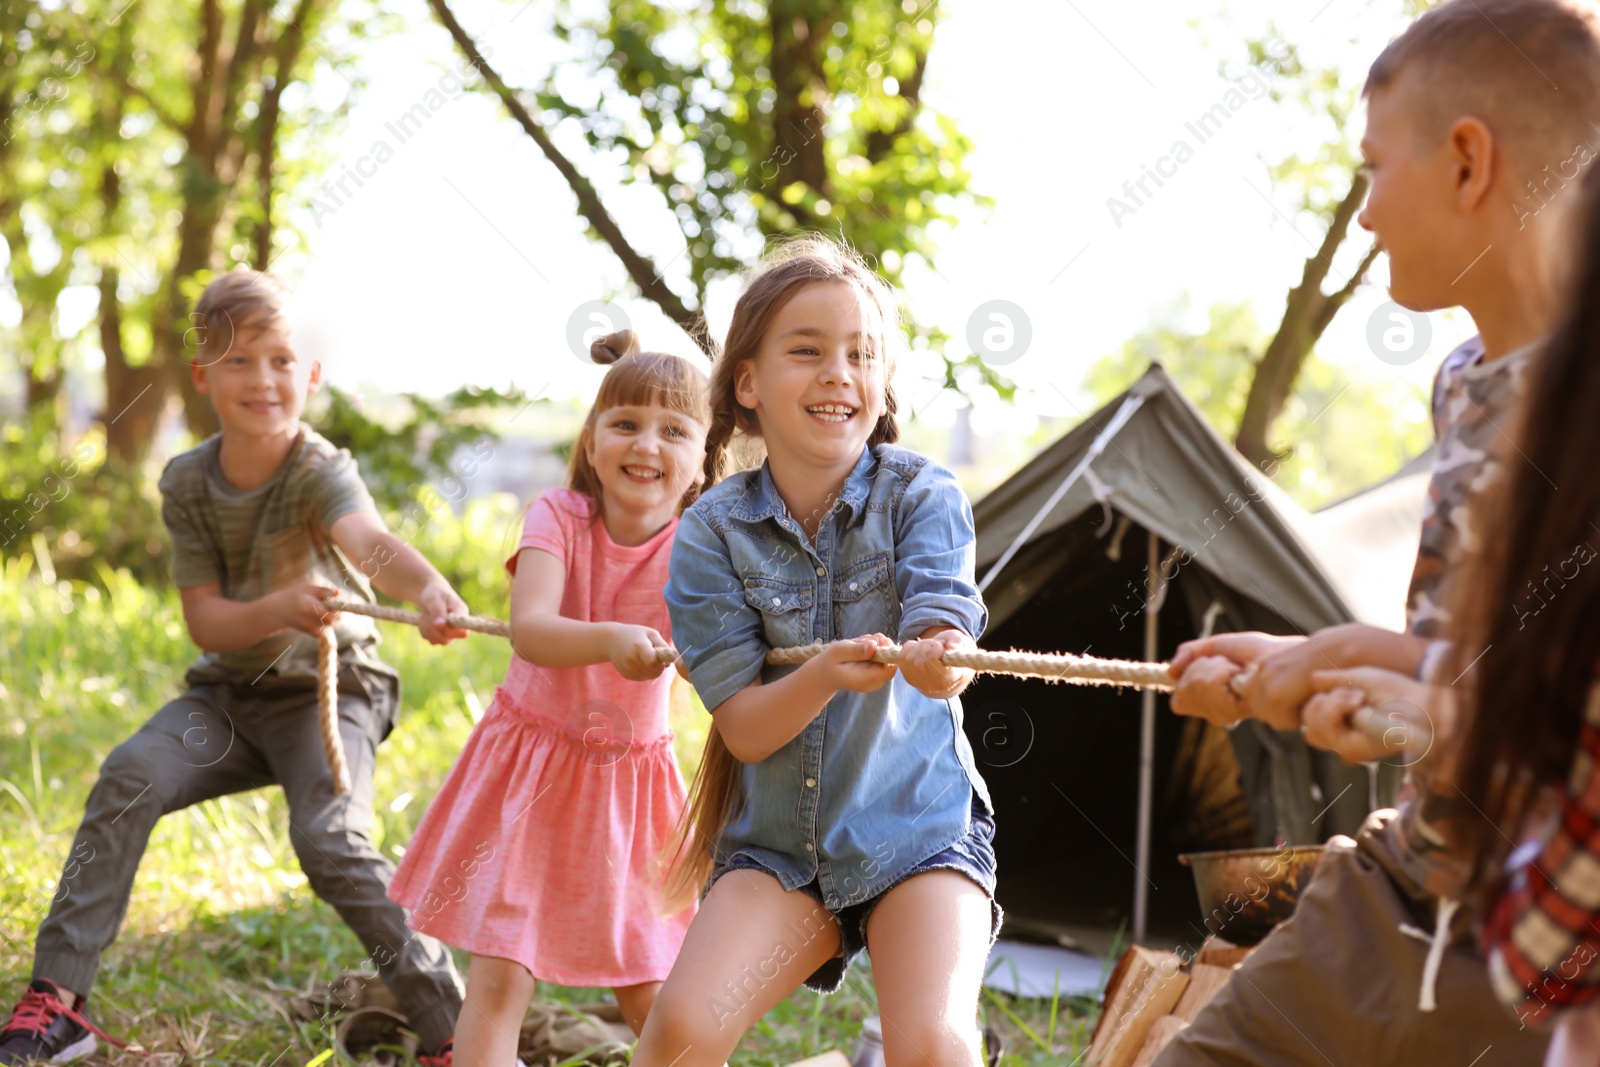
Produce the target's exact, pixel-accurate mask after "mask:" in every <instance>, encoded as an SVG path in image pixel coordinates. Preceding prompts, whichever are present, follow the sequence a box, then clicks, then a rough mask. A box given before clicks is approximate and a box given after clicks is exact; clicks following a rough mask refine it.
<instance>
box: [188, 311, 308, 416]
mask: <svg viewBox="0 0 1600 1067" xmlns="http://www.w3.org/2000/svg"><path fill="white" fill-rule="evenodd" d="M189 375H190V378H191V379H192V380H193V382H194V386H195V389H197V390H198V391H199V392H201V393H202V394H205V395H207V396H209V397H211V404H212V406H213V407H214V408H215V409H216V412H217V420H218V421H219V422H220V423H221V425H222V429H223V432H224V433H234V434H241V435H245V436H249V437H263V436H273V435H279V434H286V435H289V436H293V435H294V434H295V433H297V432H298V431H299V422H300V413H301V412H302V411H303V410H304V409H305V406H306V400H307V398H309V397H310V395H311V393H312V392H313V391H315V389H316V388H317V386H318V384H320V382H321V381H322V367H321V364H319V363H317V362H315V361H312V360H303V359H301V358H300V357H299V356H298V355H296V354H295V350H294V347H293V345H292V344H290V338H289V331H288V330H287V329H286V328H285V327H284V326H282V325H281V324H279V323H271V324H267V325H260V324H256V323H253V322H251V321H247V322H245V323H244V324H243V325H242V326H240V327H239V331H238V334H237V335H236V336H235V337H233V339H232V343H231V344H230V345H229V346H228V348H227V351H226V352H224V353H223V354H222V355H221V356H216V357H209V361H208V362H205V363H191V364H190V365H189Z"/></svg>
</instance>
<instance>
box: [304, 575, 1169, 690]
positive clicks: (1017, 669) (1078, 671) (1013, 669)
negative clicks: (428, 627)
mask: <svg viewBox="0 0 1600 1067" xmlns="http://www.w3.org/2000/svg"><path fill="white" fill-rule="evenodd" d="M327 605H328V608H329V609H330V610H332V611H348V612H350V613H351V614H354V615H367V616H370V617H371V618H374V619H383V620H385V621H387V622H402V623H407V624H409V625H411V626H418V625H421V623H422V621H423V620H422V616H421V615H419V614H418V613H416V612H414V611H406V610H404V609H402V608H389V607H384V606H382V605H380V604H369V603H367V602H366V601H364V600H349V599H346V598H344V597H334V598H332V599H330V600H328V601H327ZM448 620H449V623H450V625H451V626H456V627H459V628H461V629H463V630H472V631H475V632H477V633H484V634H494V635H495V636H497V637H505V638H509V637H510V636H511V626H510V624H509V623H506V622H502V621H501V620H499V619H490V618H485V617H484V616H481V615H451V616H448ZM824 647H825V646H824V645H823V644H822V643H821V642H818V643H816V644H811V645H799V646H797V647H794V648H775V649H772V650H771V651H770V652H768V653H767V662H768V663H771V664H773V665H775V666H776V665H782V664H795V663H804V662H805V661H806V660H808V659H810V658H811V657H812V656H815V655H816V654H817V653H819V652H821V651H822V649H823V648H824ZM657 658H658V660H659V661H660V662H662V663H673V662H675V661H676V660H677V659H678V650H677V649H675V648H660V649H657ZM872 658H873V659H874V660H875V661H876V662H878V663H893V664H898V663H899V662H900V646H899V645H889V646H888V647H886V648H880V649H879V650H878V651H877V653H876V654H875V655H874V656H873V657H872ZM943 662H944V663H946V664H947V665H949V666H952V667H970V668H971V669H973V670H975V671H977V672H979V673H980V674H1009V675H1013V676H1015V677H1018V678H1043V679H1045V680H1046V681H1051V682H1071V683H1073V684H1074V685H1126V686H1132V687H1134V688H1136V689H1165V690H1170V689H1171V688H1172V686H1173V682H1172V679H1171V677H1169V676H1168V674H1167V665H1166V664H1164V663H1143V662H1140V661H1138V660H1127V659H1099V658H1097V657H1095V656H1075V655H1072V654H1071V653H1045V652H1017V651H1011V652H991V651H988V650H985V649H979V650H976V651H972V652H946V653H945V654H944V659H943Z"/></svg>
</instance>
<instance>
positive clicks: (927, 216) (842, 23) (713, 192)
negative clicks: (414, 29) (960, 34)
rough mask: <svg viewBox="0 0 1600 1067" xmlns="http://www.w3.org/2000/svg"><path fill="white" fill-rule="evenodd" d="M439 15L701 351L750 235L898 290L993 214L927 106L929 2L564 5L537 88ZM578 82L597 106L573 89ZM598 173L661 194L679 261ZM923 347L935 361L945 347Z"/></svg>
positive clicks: (951, 135)
mask: <svg viewBox="0 0 1600 1067" xmlns="http://www.w3.org/2000/svg"><path fill="white" fill-rule="evenodd" d="M428 4H429V7H431V8H432V9H433V12H434V14H435V16H436V17H437V18H438V20H439V22H440V23H441V24H442V25H443V26H444V27H445V28H446V29H447V30H448V31H449V32H450V35H451V36H452V37H453V38H454V40H455V42H456V44H457V46H458V47H459V48H460V49H461V51H462V52H463V53H464V54H465V55H466V56H467V58H468V59H469V60H471V61H472V62H473V64H474V65H475V66H477V67H478V69H479V70H480V71H482V72H483V75H484V79H485V82H486V84H487V86H488V88H489V89H490V91H492V92H493V93H494V94H495V95H496V96H498V97H499V99H500V100H501V102H502V103H503V104H504V105H505V107H506V109H507V110H508V111H509V112H510V114H511V116H512V118H513V119H514V120H515V121H516V122H517V123H518V125H519V126H521V128H522V129H523V130H524V132H526V133H527V134H528V136H529V137H531V138H532V139H533V140H534V142H535V143H536V144H537V145H538V147H539V149H540V151H541V152H542V153H543V154H544V156H545V157H546V158H547V159H548V160H549V161H550V163H551V164H552V165H553V166H555V167H556V169H557V170H558V171H559V172H560V173H561V175H562V176H563V177H564V178H565V179H566V181H567V183H568V185H569V186H570V187H571V189H572V191H573V194H574V196H575V197H576V199H577V208H578V211H579V213H580V214H581V215H582V216H583V218H584V219H585V221H587V222H588V224H589V227H590V232H591V234H592V235H593V236H594V237H595V238H597V239H598V240H600V241H602V242H604V243H605V244H606V245H607V246H608V247H609V248H610V249H611V250H612V252H614V253H615V254H616V256H617V258H618V259H619V260H620V261H621V262H622V264H623V266H624V267H625V269H626V270H627V272H628V276H629V278H630V279H631V280H632V282H633V283H634V285H635V286H637V288H638V290H639V292H640V293H641V294H642V295H643V296H644V297H646V298H647V299H649V300H651V301H653V302H654V303H655V304H656V305H657V306H658V307H660V308H661V310H662V311H663V312H664V313H665V314H666V315H667V316H668V317H670V318H671V319H672V320H673V321H674V322H677V323H678V324H679V325H680V326H681V327H682V328H683V329H684V330H685V331H686V332H687V333H689V335H690V336H691V337H694V338H695V339H696V340H697V341H699V342H700V343H701V344H702V345H703V346H706V347H708V348H709V347H710V339H709V338H707V336H706V332H705V320H704V317H703V314H704V307H705V298H706V291H707V289H708V287H709V286H710V285H711V283H712V282H714V281H715V280H717V279H718V278H722V277H725V276H727V275H729V274H733V273H737V272H738V271H740V270H742V269H744V268H745V267H747V266H748V265H749V264H750V263H751V262H752V261H753V260H754V259H755V258H756V256H757V255H758V254H759V252H760V244H759V243H758V242H754V241H752V239H751V235H752V234H755V235H759V236H760V237H773V236H778V235H783V234H791V233H794V232H796V231H799V230H825V231H828V232H832V233H835V234H838V235H841V236H842V237H843V238H845V239H846V240H848V241H849V242H850V243H851V244H853V245H855V246H856V247H857V248H858V249H860V250H861V251H862V252H863V253H864V254H866V255H867V256H869V257H871V259H872V260H873V261H874V262H875V264H876V265H877V267H878V269H879V270H880V271H881V272H882V273H883V274H884V275H885V276H886V277H887V278H889V279H890V280H891V281H898V279H899V277H900V275H901V273H902V271H903V270H904V268H905V263H906V260H907V259H908V258H909V257H912V256H916V257H918V258H920V259H922V260H923V261H925V262H928V263H930V264H931V263H932V262H933V260H934V257H935V253H936V248H935V246H934V241H933V237H932V233H933V231H934V224H936V223H950V222H953V221H954V214H953V211H954V208H955V206H956V205H957V204H958V203H959V202H963V201H964V202H968V203H987V200H986V199H985V198H984V197H981V196H979V195H978V194H976V193H974V192H973V191H972V190H971V189H970V188H969V181H970V175H969V173H968V171H967V166H966V156H967V153H968V151H969V150H970V148H971V145H970V142H969V141H968V140H967V138H966V137H965V136H964V135H963V134H962V133H961V132H960V130H958V129H957V128H956V126H955V123H954V122H953V121H952V120H951V119H950V118H949V117H948V116H946V115H942V114H940V113H939V112H938V111H936V110H935V109H933V108H932V107H930V106H929V105H928V104H927V103H925V102H924V100H923V99H922V90H923V78H924V75H925V73H926V71H927V67H928V59H929V55H930V53H931V50H932V48H933V43H934V30H935V25H936V23H937V21H938V17H939V13H938V6H937V3H936V2H935V0H928V2H926V3H922V4H920V5H919V4H912V3H909V2H907V3H895V2H891V0H755V2H751V3H730V2H728V0H704V2H700V3H695V4H689V5H683V4H675V3H670V2H659V0H618V2H615V3H612V4H610V5H607V6H606V7H605V8H604V9H603V12H602V13H600V14H598V15H593V16H590V15H587V14H579V13H578V10H579V9H578V6H577V5H575V4H573V3H572V2H571V0H559V3H558V6H557V8H556V12H555V28H556V33H557V35H558V36H559V37H560V38H562V39H563V40H565V41H567V42H569V43H571V44H572V45H573V46H574V58H573V60H572V61H571V63H569V64H564V65H563V67H562V68H558V69H557V70H554V71H552V72H551V73H550V74H549V75H548V76H547V77H546V78H545V79H544V81H543V83H542V84H540V85H537V86H534V87H532V88H531V89H526V90H525V89H520V88H517V87H513V86H510V85H508V84H507V83H506V81H505V80H504V78H502V77H501V76H500V74H499V73H498V72H497V71H496V70H495V68H494V67H493V66H492V65H490V64H489V63H488V62H487V61H486V60H485V59H484V57H483V56H481V55H480V54H479V53H478V50H477V48H476V47H475V46H474V44H473V41H472V37H471V36H470V35H469V34H468V33H467V32H466V30H465V29H463V27H462V25H461V23H460V21H459V20H458V19H457V18H456V16H455V14H454V12H453V11H452V9H451V7H450V4H449V0H428ZM584 10H585V11H588V10H590V8H589V7H588V6H587V5H585V6H584ZM572 67H577V68H578V69H580V70H581V71H582V74H583V77H582V79H581V81H582V83H583V84H585V85H586V86H598V87H599V95H598V100H592V99H584V100H581V101H579V100H574V99H572V98H571V96H570V94H569V93H565V92H563V91H562V89H561V87H560V86H561V85H562V84H571V82H569V81H568V79H567V77H565V75H566V74H569V73H570V70H571V68H572ZM563 122H570V123H573V124H575V125H576V127H577V128H578V129H579V130H581V132H582V134H583V136H584V138H585V140H586V142H587V144H588V146H589V147H590V148H591V149H592V155H593V158H592V159H591V160H590V161H585V162H584V166H582V167H580V166H579V165H578V162H577V161H575V160H573V159H569V158H568V157H567V156H566V154H564V153H563V152H562V151H561V150H560V149H559V148H558V147H557V146H556V144H555V143H554V141H553V140H552V137H551V130H552V129H553V128H554V127H555V126H556V125H557V124H559V123H563ZM602 160H603V161H605V165H615V166H619V167H620V173H621V174H622V176H623V180H624V181H625V182H627V183H636V184H643V185H648V186H650V187H651V188H653V189H654V190H655V191H656V192H657V193H658V194H659V195H660V203H661V210H662V211H663V212H664V213H670V214H671V216H672V218H673V219H674V220H675V222H676V224H677V227H678V229H679V231H680V232H681V233H682V235H683V250H682V252H680V253H678V254H677V255H676V256H673V257H669V258H668V260H667V262H664V263H659V264H658V263H657V262H655V261H654V260H653V259H651V257H649V256H648V255H645V254H644V253H643V252H641V251H640V250H639V248H638V246H637V244H636V243H634V241H633V240H631V239H630V238H629V236H628V235H627V234H626V233H624V231H623V228H622V227H621V225H620V224H619V223H618V222H617V220H616V219H615V218H614V217H613V216H612V215H611V214H610V212H609V211H608V209H607V207H606V205H605V203H604V200H603V198H602V196H601V194H600V193H599V191H598V190H597V188H596V187H595V184H594V183H593V182H592V181H591V180H590V178H589V177H588V176H587V175H586V174H585V170H586V169H590V168H593V167H595V166H597V165H601V164H600V162H599V161H602ZM612 161H615V162H614V163H613V162H612ZM913 331H914V333H917V334H919V335H920V341H918V343H919V344H920V345H923V346H927V347H931V348H933V349H935V350H937V351H940V352H941V353H942V351H943V342H944V337H943V335H942V334H939V333H938V332H937V331H933V330H927V329H921V330H919V329H916V328H915V327H913ZM962 366H966V367H970V368H972V370H971V371H970V372H969V374H968V376H969V377H971V378H980V377H981V379H982V380H983V381H986V382H988V383H989V384H990V385H992V386H994V387H996V388H997V389H999V390H1001V391H1002V392H1003V393H1005V394H1007V395H1009V388H1010V387H1009V383H1007V382H1005V380H1004V379H1002V378H1000V377H999V376H998V375H997V374H995V372H994V371H993V369H992V368H990V367H988V366H987V365H986V364H984V363H982V361H981V360H979V359H977V357H975V356H973V357H967V358H966V359H965V360H960V361H954V362H952V361H948V360H947V363H946V368H947V369H946V379H947V384H950V385H955V384H956V373H957V370H958V368H959V367H962Z"/></svg>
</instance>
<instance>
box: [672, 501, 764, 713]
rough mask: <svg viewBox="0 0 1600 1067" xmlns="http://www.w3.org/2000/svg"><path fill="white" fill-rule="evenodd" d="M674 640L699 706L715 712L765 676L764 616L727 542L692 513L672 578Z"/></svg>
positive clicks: (681, 529)
mask: <svg viewBox="0 0 1600 1067" xmlns="http://www.w3.org/2000/svg"><path fill="white" fill-rule="evenodd" d="M666 598H667V611H668V613H669V615H670V616H671V618H672V639H673V641H674V643H675V644H676V646H677V648H678V651H679V652H680V653H682V655H683V661H684V663H685V664H687V665H688V667H689V679H690V681H691V682H693V683H694V688H695V691H696V692H698V693H699V694H700V702H701V703H702V704H704V705H705V706H706V709H707V710H708V711H715V710H716V709H717V708H718V707H720V706H721V704H722V702H723V701H725V700H727V699H728V698H729V697H731V696H733V694H735V693H737V692H738V691H739V690H741V689H743V688H744V687H745V686H747V685H749V684H750V683H751V682H753V681H755V680H756V678H757V677H758V676H759V675H760V674H761V664H762V660H763V659H764V658H765V656H766V654H767V646H766V644H765V643H764V642H763V641H762V640H761V613H760V612H758V611H757V610H756V609H755V608H752V607H750V605H749V604H748V603H746V601H745V598H744V585H743V583H742V582H740V581H739V577H738V575H736V574H735V573H734V570H733V562H732V560H731V559H730V558H729V556H728V549H727V545H725V544H724V543H723V540H722V538H721V537H719V536H718V535H717V533H716V531H714V530H713V529H712V528H711V527H710V526H709V525H707V523H706V521H705V519H704V517H702V516H701V515H700V513H699V512H697V511H696V510H694V509H693V508H691V509H690V510H689V511H687V512H685V513H684V515H683V518H682V519H680V520H679V522H678V532H677V534H676V535H675V536H674V538H673V542H672V562H671V563H670V565H669V566H668V575H667V588H666Z"/></svg>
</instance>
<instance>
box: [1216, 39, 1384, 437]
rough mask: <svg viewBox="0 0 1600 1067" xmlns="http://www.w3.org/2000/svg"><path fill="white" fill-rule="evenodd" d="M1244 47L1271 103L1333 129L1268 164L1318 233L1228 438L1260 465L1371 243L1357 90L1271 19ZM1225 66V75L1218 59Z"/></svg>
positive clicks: (1364, 265)
mask: <svg viewBox="0 0 1600 1067" xmlns="http://www.w3.org/2000/svg"><path fill="white" fill-rule="evenodd" d="M1247 48H1248V62H1249V63H1250V65H1251V66H1252V67H1254V68H1255V69H1256V70H1257V71H1259V72H1262V73H1263V74H1264V75H1265V76H1266V77H1267V81H1268V92H1269V94H1270V95H1271V97H1272V99H1273V101H1274V102H1276V103H1278V104H1279V105H1280V106H1288V107H1291V108H1294V109H1297V110H1300V111H1301V112H1302V113H1303V114H1304V115H1305V116H1306V117H1307V118H1308V119H1310V118H1316V119H1318V120H1326V121H1331V123H1332V128H1333V132H1334V136H1333V137H1332V138H1331V139H1330V140H1328V141H1326V142H1325V143H1324V144H1322V145H1321V146H1320V147H1319V148H1318V150H1317V151H1316V152H1315V153H1314V154H1313V155H1312V156H1311V157H1310V158H1306V157H1304V156H1301V155H1300V154H1298V153H1296V154H1291V155H1289V156H1287V157H1285V158H1283V159H1279V160H1277V161H1274V162H1271V163H1269V164H1268V169H1269V172H1270V173H1271V175H1272V178H1273V181H1274V183H1275V185H1277V186H1284V185H1289V186H1292V187H1293V188H1295V190H1296V200H1297V203H1296V204H1295V205H1294V210H1295V213H1296V215H1297V216H1299V217H1301V218H1310V219H1314V220H1316V224H1317V225H1319V226H1320V227H1321V229H1322V238H1321V240H1320V241H1319V242H1317V247H1316V251H1315V252H1313V253H1312V254H1311V255H1310V256H1307V257H1306V260H1305V263H1304V264H1303V265H1302V267H1301V271H1300V279H1299V281H1298V282H1297V283H1296V284H1295V285H1294V286H1293V287H1291V288H1290V290H1289V293H1288V297H1287V299H1286V300H1285V302H1284V310H1283V317H1282V319H1281V320H1279V322H1278V326H1277V329H1276V330H1274V331H1273V334H1272V340H1271V341H1269V342H1268V343H1267V345H1266V347H1265V349H1264V350H1262V352H1261V354H1260V356H1259V358H1257V359H1256V361H1255V364H1254V367H1253V369H1252V374H1251V378H1250V387H1249V390H1248V392H1247V394H1246V398H1245V404H1244V410H1243V412H1242V413H1241V414H1240V416H1239V422H1238V429H1237V431H1236V433H1235V436H1234V445H1235V447H1237V448H1238V449H1239V451H1240V452H1241V453H1242V454H1243V455H1244V457H1245V458H1246V459H1248V460H1250V462H1252V463H1254V464H1256V465H1257V466H1266V465H1268V464H1270V463H1271V462H1272V461H1273V460H1274V459H1275V458H1277V457H1278V450H1276V449H1274V448H1273V447H1272V445H1271V444H1270V440H1271V438H1272V435H1273V429H1274V427H1275V425H1276V423H1277V421H1278V419H1279V417H1280V416H1281V415H1282V414H1283V411H1284V405H1285V404H1286V403H1287V402H1288V400H1289V397H1290V395H1291V394H1292V393H1293V392H1294V389H1295V384H1296V382H1297V381H1298V380H1299V377H1300V374H1301V371H1302V370H1303V369H1304V367H1305V364H1306V360H1307V359H1309V358H1310V356H1311V354H1312V351H1313V349H1314V348H1315V346H1316V343H1317V341H1318V340H1319V339H1320V338H1321V337H1322V335H1323V333H1324V332H1325V331H1326V330H1327V328H1328V326H1329V325H1330V324H1331V323H1332V322H1333V318H1334V316H1335V315H1337V314H1338V313H1339V309H1340V308H1342V307H1344V305H1345V304H1346V303H1347V302H1348V301H1349V300H1350V298H1351V297H1352V296H1354V295H1355V293H1356V290H1357V289H1358V288H1359V287H1360V286H1361V285H1362V283H1363V282H1365V281H1366V277H1367V271H1368V270H1369V269H1370V268H1371V267H1372V264H1373V261H1374V260H1376V259H1377V257H1378V247H1377V245H1376V243H1375V242H1373V241H1372V240H1370V239H1369V238H1366V237H1356V236H1355V234H1354V233H1353V232H1352V229H1351V224H1352V223H1353V222H1354V221H1355V217H1356V214H1357V212H1359V211H1360V210H1361V205H1362V204H1363V203H1365V201H1366V198H1367V184H1368V183H1367V177H1366V174H1365V173H1364V172H1362V171H1361V170H1360V169H1359V167H1358V165H1357V153H1356V149H1355V146H1354V144H1353V138H1352V135H1351V131H1352V126H1353V118H1354V115H1355V112H1356V109H1357V104H1358V101H1357V95H1356V90H1355V89H1354V88H1352V87H1351V86H1350V85H1348V84H1347V83H1346V81H1345V80H1344V79H1343V78H1341V75H1340V72H1339V71H1338V69H1337V68H1333V67H1321V68H1317V67H1308V66H1306V65H1305V64H1304V63H1302V61H1301V58H1300V55H1299V51H1298V49H1296V48H1295V47H1294V46H1292V45H1286V44H1285V42H1283V40H1282V38H1281V37H1280V36H1279V34H1278V32H1277V28H1276V26H1272V25H1269V27H1268V32H1267V34H1266V36H1264V37H1262V38H1259V39H1256V40H1251V41H1249V42H1247ZM1223 71H1224V74H1225V75H1226V74H1228V73H1229V69H1228V67H1227V66H1226V65H1225V66H1224V68H1223ZM1291 225H1293V223H1291ZM1297 232H1298V231H1297ZM1351 241H1361V242H1363V246H1362V247H1363V250H1362V251H1361V252H1360V258H1359V260H1358V261H1357V263H1356V264H1355V266H1354V267H1348V266H1347V267H1346V268H1345V269H1344V270H1340V269H1339V268H1338V267H1337V266H1335V263H1334V260H1335V258H1336V257H1338V255H1339V253H1340V251H1341V250H1342V249H1344V248H1345V247H1346V246H1347V245H1348V244H1349V243H1350V242H1351Z"/></svg>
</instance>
